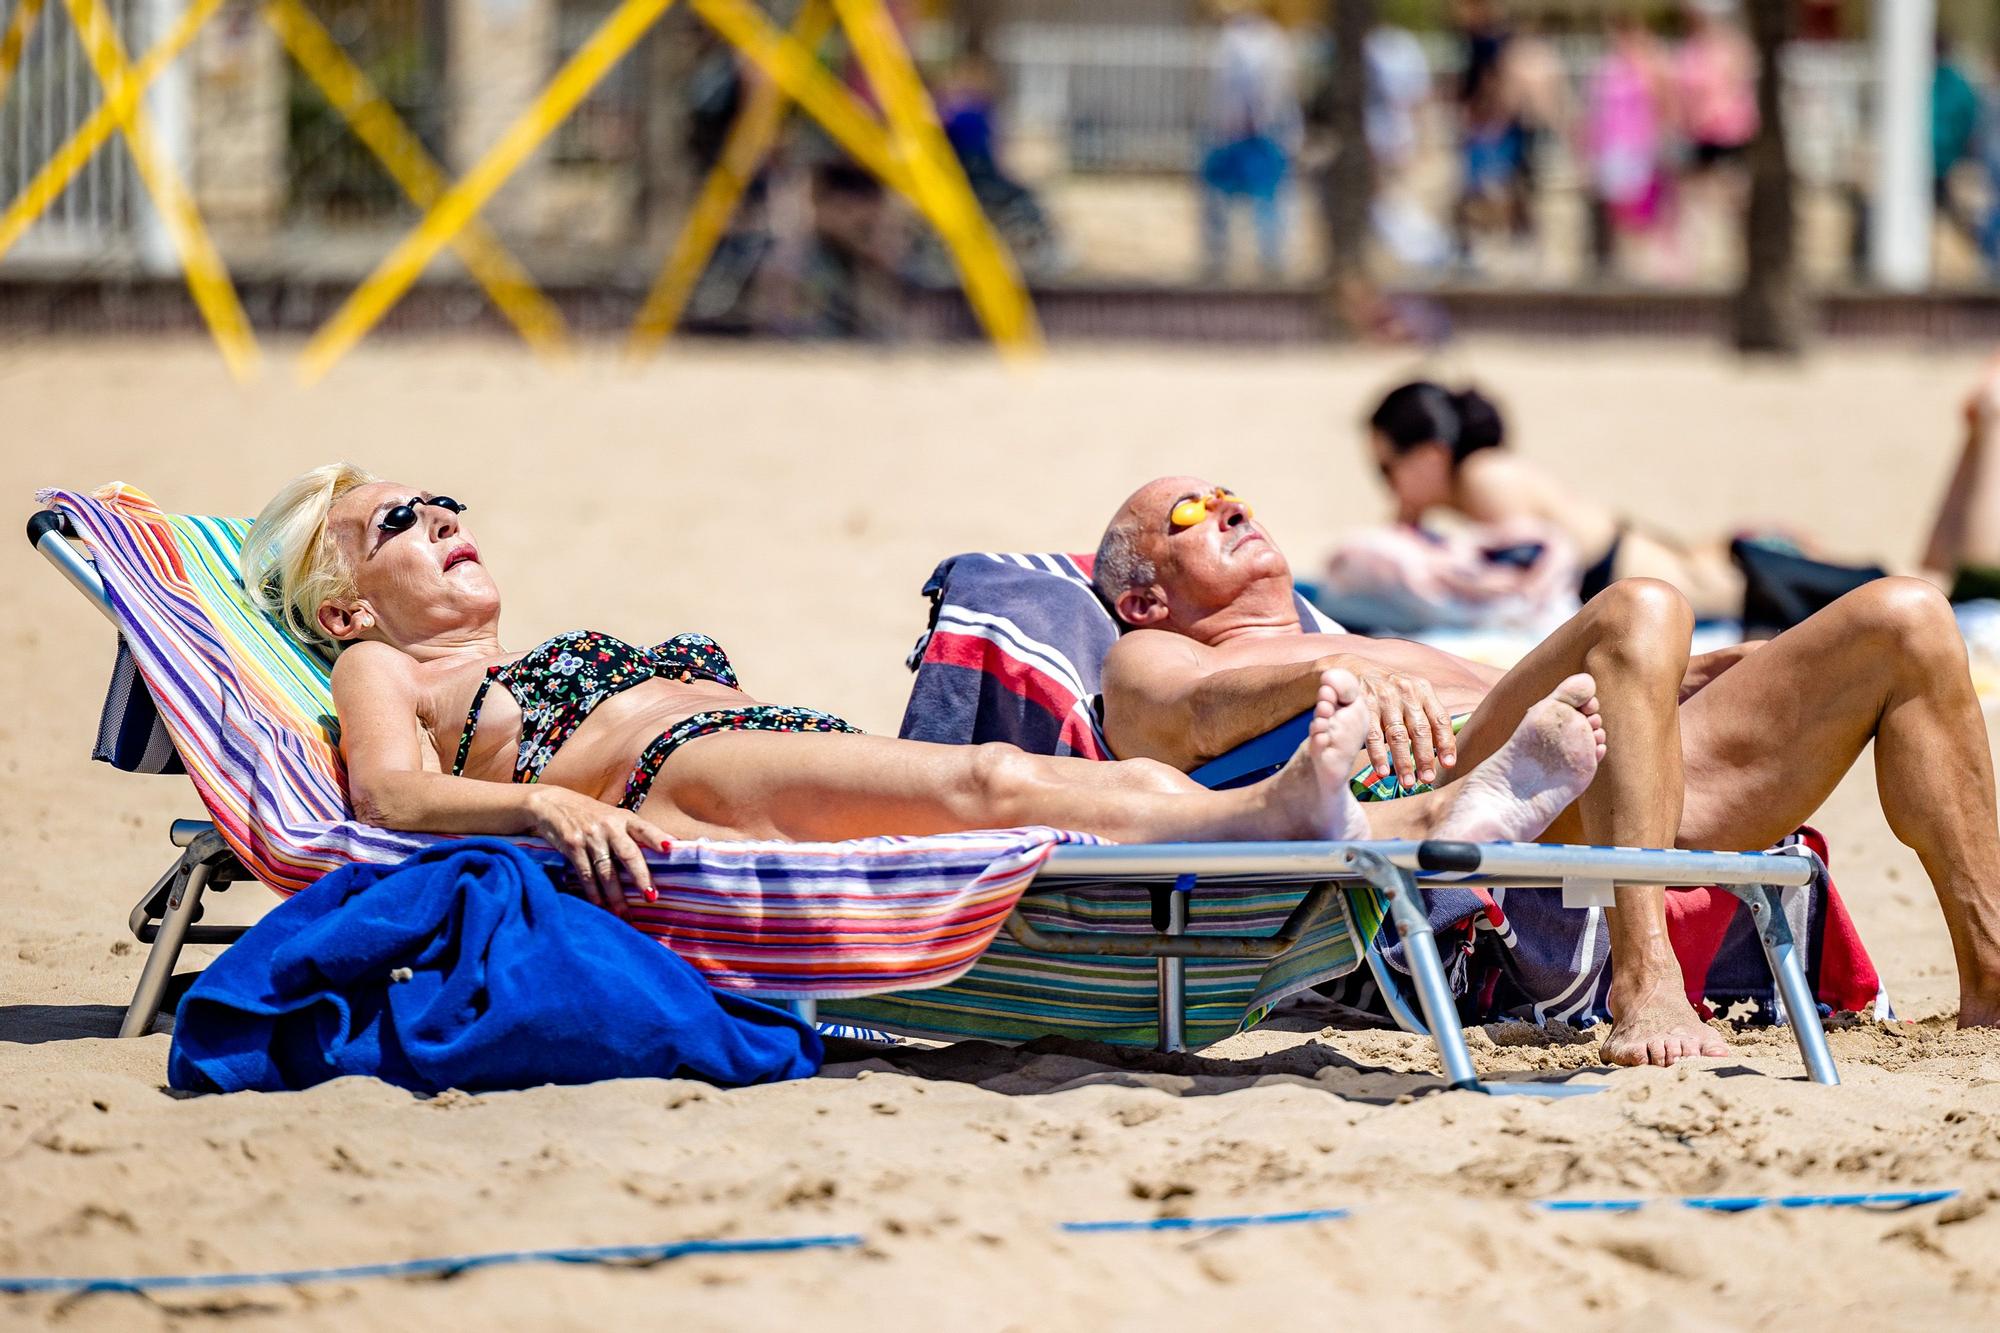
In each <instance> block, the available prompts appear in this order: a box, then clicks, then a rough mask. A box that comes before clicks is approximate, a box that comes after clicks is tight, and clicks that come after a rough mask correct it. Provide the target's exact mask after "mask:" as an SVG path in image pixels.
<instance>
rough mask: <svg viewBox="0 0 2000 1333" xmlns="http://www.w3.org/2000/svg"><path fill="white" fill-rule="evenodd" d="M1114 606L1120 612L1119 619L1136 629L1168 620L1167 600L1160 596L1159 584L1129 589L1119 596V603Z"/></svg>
mask: <svg viewBox="0 0 2000 1333" xmlns="http://www.w3.org/2000/svg"><path fill="white" fill-rule="evenodd" d="M1114 605H1115V607H1116V609H1117V611H1118V618H1119V619H1120V620H1122V621H1124V622H1125V623H1126V624H1128V625H1130V626H1132V628H1134V629H1145V628H1146V627H1148V626H1149V625H1157V624H1159V623H1160V622H1161V621H1163V620H1165V619H1166V618H1167V599H1166V598H1164V597H1162V596H1161V595H1160V589H1159V585H1157V584H1151V583H1149V584H1147V585H1146V586H1145V587H1143V588H1127V589H1126V590H1125V591H1124V592H1121V593H1119V594H1118V601H1117V602H1116V603H1115V604H1114Z"/></svg>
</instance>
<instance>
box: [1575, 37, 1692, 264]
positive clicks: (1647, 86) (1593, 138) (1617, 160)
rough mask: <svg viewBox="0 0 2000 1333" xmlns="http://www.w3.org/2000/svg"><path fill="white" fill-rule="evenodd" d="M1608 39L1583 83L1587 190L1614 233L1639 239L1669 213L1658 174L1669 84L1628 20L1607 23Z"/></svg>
mask: <svg viewBox="0 0 2000 1333" xmlns="http://www.w3.org/2000/svg"><path fill="white" fill-rule="evenodd" d="M1610 39H1611V40H1610V44H1609V46H1608V47H1607V48H1606V50H1605V53H1604V58H1603V59H1602V60H1601V61H1599V62H1598V66H1597V69H1596V70H1595V71H1594V72H1593V74H1592V75H1591V79H1590V92H1589V113H1588V114H1589V120H1588V124H1587V125H1586V126H1585V130H1584V146H1585V149H1586V153H1587V158H1588V161H1589V164H1590V178H1591V186H1592V189H1593V190H1594V191H1595V194H1596V197H1597V201H1598V203H1599V205H1600V206H1601V207H1602V208H1603V209H1604V212H1605V215H1606V219H1607V221H1608V222H1609V223H1610V224H1611V226H1612V227H1613V228H1614V229H1615V231H1617V232H1619V233H1622V234H1625V235H1627V236H1635V237H1645V236H1649V235H1652V234H1654V233H1655V232H1656V231H1657V230H1658V229H1659V227H1660V224H1661V223H1662V222H1663V221H1665V220H1666V219H1667V218H1668V217H1669V215H1670V212H1671V209H1670V204H1671V192H1670V190H1669V187H1668V182H1667V177H1666V172H1665V171H1664V169H1663V157H1664V149H1665V141H1666V130H1667V125H1668V122H1669V111H1670V107H1671V102H1670V97H1671V93H1670V86H1669V83H1670V81H1669V79H1668V75H1667V69H1666V65H1665V61H1664V60H1663V59H1662V58H1661V55H1660V51H1659V45H1658V43H1657V42H1655V41H1654V39H1653V35H1652V34H1651V33H1650V32H1648V31H1647V30H1646V26H1645V24H1644V23H1643V22H1642V21H1641V20H1640V19H1639V18H1637V17H1636V16H1635V15H1632V14H1625V13H1620V14H1615V15H1613V16H1612V17H1611V19H1610Z"/></svg>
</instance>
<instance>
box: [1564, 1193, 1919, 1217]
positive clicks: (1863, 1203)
mask: <svg viewBox="0 0 2000 1333" xmlns="http://www.w3.org/2000/svg"><path fill="white" fill-rule="evenodd" d="M1957 1193H1958V1191H1957V1190H1955V1189H1951V1190H1894V1191H1889V1192H1886V1193H1877V1194H1706V1195H1703V1194H1697V1195H1691V1196H1689V1197H1688V1198H1685V1199H1670V1200H1661V1201H1660V1202H1665V1203H1678V1204H1680V1205H1681V1206H1682V1207H1683V1208H1699V1209H1702V1210H1703V1211H1706V1212H1711V1213H1747V1212H1749V1211H1750V1210H1751V1209H1753V1208H1879V1209H1882V1210H1884V1211H1887V1212H1900V1211H1901V1210H1902V1209H1905V1208H1921V1207H1922V1206H1923V1205H1925V1204H1927V1203H1942V1202H1944V1201H1945V1200H1946V1199H1949V1198H1951V1197H1952V1196H1953V1195H1955V1194H1957ZM1647 1202H1649V1201H1648V1200H1646V1199H1544V1200H1542V1201H1541V1206H1542V1207H1543V1208H1546V1209H1548V1210H1549V1211H1550V1212H1552V1213H1632V1212H1637V1211H1638V1210H1639V1209H1640V1208H1642V1207H1644V1206H1645V1204H1646V1203H1647Z"/></svg>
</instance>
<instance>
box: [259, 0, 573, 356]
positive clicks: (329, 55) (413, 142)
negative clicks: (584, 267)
mask: <svg viewBox="0 0 2000 1333" xmlns="http://www.w3.org/2000/svg"><path fill="white" fill-rule="evenodd" d="M264 21H265V22H266V23H268V24H270V26H271V30H272V31H273V32H275V33H277V34H278V40H280V41H282V42H283V43H284V44H285V49H286V50H287V51H289V52H291V53H292V59H294V60H296V61H297V62H298V64H299V68H300V69H302V70H304V71H305V72H306V75H307V77H309V78H310V79H311V80H312V81H313V83H314V85H315V86H317V87H318V88H319V90H320V93H321V94H322V95H323V96H325V98H326V100H327V101H328V103H330V104H331V105H332V107H333V109H334V110H335V111H337V112H339V113H340V118H341V119H342V120H344V121H346V122H347V125H348V127H349V128H350V129H352V130H353V131H354V135H355V137H356V138H358V139H360V140H361V142H362V143H363V144H365V145H367V147H368V151H369V152H371V153H373V154H374V155H375V157H376V160H378V161H379V162H381V164H382V166H383V169H384V170H386V171H387V172H388V173H389V175H390V177H391V178H393V179H394V180H395V182H396V184H397V185H398V186H399V187H401V189H402V191H403V193H404V194H405V195H407V196H408V197H409V200H410V202H411V203H413V204H415V205H416V206H417V207H418V208H420V209H429V208H430V207H432V206H433V205H435V204H436V203H437V201H438V200H439V199H440V198H442V197H443V196H444V193H445V191H446V189H448V188H449V186H450V181H449V180H448V179H447V178H446V176H445V174H444V169H443V168H442V167H440V166H439V165H438V164H437V161H436V160H435V159H434V158H432V157H431V155H430V154H429V153H428V152H426V151H425V150H424V146H423V144H421V143H419V142H418V141H417V137H416V135H414V134H412V133H410V131H409V129H408V127H407V126H405V125H404V124H403V121H402V118H401V117H399V116H398V115H397V114H396V112H395V110H394V109H393V108H391V107H390V105H389V104H388V103H387V102H386V101H384V100H383V98H382V95H381V94H380V93H379V92H377V91H376V89H375V85H374V84H372V83H370V82H369V81H368V76H367V75H366V74H364V73H362V71H361V69H360V68H359V67H358V66H356V65H355V63H354V62H353V61H352V60H350V59H348V56H347V53H346V52H345V51H343V50H341V49H340V44H339V43H338V42H336V41H334V39H333V34H331V33H329V32H328V31H327V30H326V28H325V27H324V26H322V25H321V23H320V21H319V20H318V19H317V18H314V17H313V15H312V11H310V10H308V9H307V8H306V7H305V5H304V4H303V3H301V0H264ZM452 248H453V249H455V250H456V251H457V252H458V255H459V258H461V259H463V260H464V261H465V267H466V269H467V270H468V271H470V272H471V274H472V276H473V278H474V279H475V280H476V281H477V282H478V283H479V285H480V286H481V287H483V288H485V289H486V294H487V295H488V296H490V297H492V298H493V304H494V305H496V306H498V307H499V308H500V310H501V313H503V314H505V315H506V316H507V318H508V319H509V320H510V321H512V323H513V325H514V327H515V328H517V329H519V330H520V331H521V336H522V337H523V338H525V339H526V340H527V342H528V345H529V346H530V347H533V348H534V349H535V350H536V351H537V352H540V353H543V354H545V355H553V354H559V353H562V352H565V351H567V340H566V336H565V335H566V329H565V327H564V324H563V317H562V315H561V313H560V312H559V311H557V309H556V308H555V306H554V304H552V303H551V302H550V301H549V300H548V298H547V297H545V296H543V295H542V292H541V289H540V288H538V287H537V286H536V285H535V280H534V279H533V278H531V277H530V276H528V273H527V270H526V269H524V268H522V266H521V265H520V264H519V263H518V262H517V261H516V260H515V259H514V257H513V255H511V254H509V253H508V252H507V247H506V246H505V245H503V244H501V242H500V238H499V237H497V236H495V235H494V234H493V233H492V231H491V230H489V229H488V228H487V227H486V226H485V224H484V223H482V222H480V221H479V220H478V219H477V218H474V219H472V220H471V221H469V222H467V224H466V227H465V230H464V231H463V232H462V233H461V234H460V235H458V236H457V237H456V238H454V239H453V241H452Z"/></svg>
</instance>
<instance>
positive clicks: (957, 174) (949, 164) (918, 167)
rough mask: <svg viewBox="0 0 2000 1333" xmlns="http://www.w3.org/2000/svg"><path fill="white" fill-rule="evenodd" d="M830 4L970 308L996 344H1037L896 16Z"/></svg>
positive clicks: (1024, 297) (850, 3)
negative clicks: (876, 101)
mask: <svg viewBox="0 0 2000 1333" xmlns="http://www.w3.org/2000/svg"><path fill="white" fill-rule="evenodd" d="M833 7H834V11H835V12H836V13H837V14H839V16H840V24H841V27H842V28H843V29H844V30H845V31H846V33H847V39H848V41H849V42H851V43H852V44H853V46H854V54H855V56H856V57H857V58H858V59H859V60H860V61H861V68H862V70H863V71H864V72H865V73H866V74H867V76H868V84H869V86H870V87H871V88H873V89H874V90H875V95H876V96H877V97H878V98H880V99H881V102H882V110H883V114H884V116H885V117H886V118H887V120H888V122H889V133H890V136H891V139H892V140H893V142H894V143H895V146H896V148H897V149H898V151H899V152H900V154H901V156H902V158H903V160H904V162H906V163H907V164H908V166H909V169H910V174H911V176H912V177H913V178H914V183H915V186H916V201H917V204H918V206H919V207H920V208H921V209H922V210H923V212H924V214H925V216H926V217H928V218H929V219H930V222H931V225H932V226H934V227H936V228H937V230H938V234H939V235H940V236H941V237H942V238H943V239H944V243H945V248H946V250H947V251H949V252H950V254H951V257H952V262H953V264H954V265H955V266H956V267H957V269H958V275H959V281H960V282H961V283H963V284H964V286H965V293H966V297H967V298H968V299H969V300H970V301H971V303H972V309H973V312H974V313H975V314H976V315H977V316H978V317H979V321H980V323H981V324H983V325H984V326H985V328H986V332H987V335H988V336H989V337H991V338H992V339H993V341H994V342H995V343H997V344H999V346H1001V347H1002V348H1004V349H1008V350H1028V349H1033V348H1035V347H1038V346H1039V345H1040V343H1041V330H1040V328H1039V326H1038V325H1037V323H1036V320H1035V311H1034V305H1033V303H1032V302H1030V301H1029V299H1028V294H1027V291H1026V289H1025V288H1024V287H1023V286H1022V285H1021V279H1020V275H1019V274H1018V273H1016V272H1015V269H1014V261H1013V258H1012V256H1010V255H1009V254H1008V253H1007V247H1006V246H1005V245H1003V244H1002V243H1001V241H1000V238H999V236H998V235H996V234H995V232H994V230H993V226H992V224H991V223H990V222H988V221H987V219H986V214H985V212H984V210H982V209H981V208H980V206H979V201H978V199H977V198H976V197H975V196H974V195H973V193H972V183H971V182H970V181H968V180H967V179H966V176H965V169H964V168H963V167H962V166H961V165H960V164H959V161H958V156H957V154H955V153H954V152H952V149H951V143H950V141H949V140H947V139H946V138H945V134H944V127H943V126H942V125H940V124H939V123H938V117H937V109H936V108H935V107H934V106H932V104H931V99H930V94H928V93H927V92H925V91H924V85H923V80H922V79H921V78H920V77H918V75H917V70H916V66H915V65H914V64H913V63H912V62H911V60H910V53H909V50H908V48H906V47H905V46H904V44H903V39H902V36H901V35H900V34H899V33H898V32H897V31H896V24H895V20H893V19H892V18H891V17H890V16H889V11H888V9H887V8H886V7H885V6H884V5H883V3H882V0H833Z"/></svg>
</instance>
